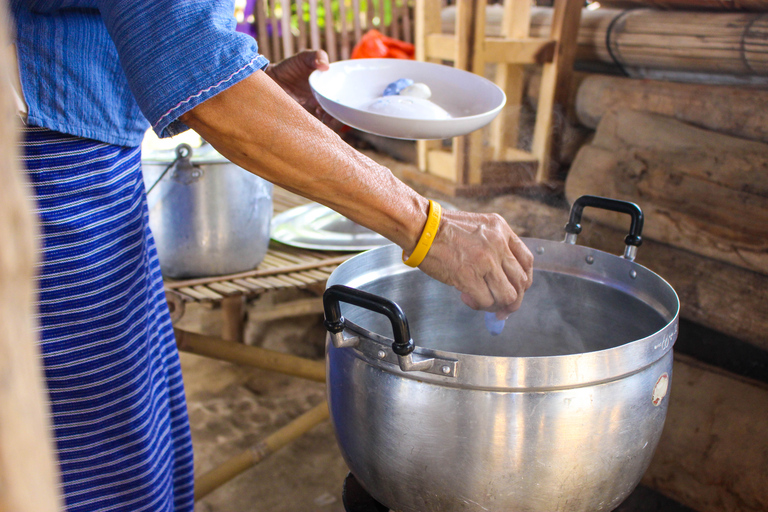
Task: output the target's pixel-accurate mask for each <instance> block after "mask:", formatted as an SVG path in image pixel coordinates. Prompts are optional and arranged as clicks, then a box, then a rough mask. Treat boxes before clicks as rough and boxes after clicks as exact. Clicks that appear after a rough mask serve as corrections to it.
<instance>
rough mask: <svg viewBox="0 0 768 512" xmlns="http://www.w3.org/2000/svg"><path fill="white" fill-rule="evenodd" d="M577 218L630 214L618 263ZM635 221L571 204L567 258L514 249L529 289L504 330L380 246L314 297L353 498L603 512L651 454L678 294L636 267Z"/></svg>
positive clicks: (628, 206) (562, 249)
mask: <svg viewBox="0 0 768 512" xmlns="http://www.w3.org/2000/svg"><path fill="white" fill-rule="evenodd" d="M585 206H595V207H601V208H607V209H611V210H615V211H623V212H626V213H630V214H631V215H632V228H631V232H630V235H629V236H627V238H626V240H625V242H626V243H627V250H626V252H625V254H624V256H623V257H619V256H615V255H612V254H608V253H604V252H601V251H597V250H594V249H590V248H587V247H583V246H578V245H574V244H575V242H576V235H577V234H578V233H579V232H580V230H581V227H580V219H581V214H582V210H583V208H584V207H585ZM642 220H643V217H642V212H641V211H640V209H639V208H638V207H637V206H636V205H634V204H632V203H625V202H621V201H614V200H610V199H605V198H597V197H594V196H585V197H582V198H580V199H579V200H578V201H576V203H575V204H574V208H573V210H572V212H571V219H570V222H569V223H568V225H567V226H566V231H567V235H566V241H565V243H560V242H552V241H546V240H536V239H524V242H525V243H526V245H527V246H528V247H529V249H530V250H531V251H532V252H533V253H534V255H535V264H534V278H533V285H532V286H531V288H530V289H529V290H528V291H527V292H526V294H525V300H524V301H523V305H522V307H521V308H520V310H519V311H517V312H515V313H513V314H512V316H510V318H509V319H508V320H507V322H506V327H505V328H504V331H503V333H502V334H501V335H499V336H492V335H491V334H489V333H488V331H487V330H486V328H485V325H484V314H483V313H482V312H477V311H473V310H471V309H469V308H468V307H467V306H465V305H464V304H463V303H462V302H461V299H460V295H459V293H458V291H456V290H455V289H453V288H451V287H449V286H447V285H444V284H442V283H439V282H438V281H435V280H433V279H431V278H429V277H428V276H427V275H426V274H424V273H422V272H420V271H419V270H417V269H411V268H410V267H407V266H405V265H404V264H403V263H402V256H401V251H400V250H399V249H398V248H397V247H395V246H386V247H382V248H379V249H374V250H371V251H368V252H366V253H363V254H361V255H359V256H355V257H354V258H352V259H350V260H348V261H347V262H345V263H343V264H342V265H341V266H339V267H338V268H337V269H336V270H335V271H334V272H333V274H332V275H331V277H330V279H329V281H328V285H329V287H328V289H327V290H326V292H325V294H324V297H323V299H324V307H325V315H326V328H327V329H328V331H329V335H328V340H329V343H327V373H328V401H329V406H330V410H331V418H332V421H333V424H334V427H335V430H336V435H337V439H338V444H339V446H340V448H341V452H342V454H343V456H344V458H345V460H346V462H347V464H348V466H349V468H350V470H351V472H352V474H354V475H355V477H356V478H357V480H359V482H360V483H361V484H362V486H363V487H364V488H365V489H366V490H367V491H368V493H370V494H371V495H372V496H373V497H374V498H375V499H376V500H378V501H379V502H380V503H382V504H383V505H385V506H388V507H389V508H391V509H392V510H396V511H398V512H433V511H434V512H437V511H440V512H454V511H456V512H458V511H462V512H472V511H477V512H480V511H483V512H488V511H492V512H522V511H525V512H576V511H579V512H598V511H609V510H613V509H614V508H616V507H617V506H618V505H619V504H620V503H621V502H622V501H623V500H624V499H625V498H626V497H627V495H629V494H630V492H631V491H632V490H633V489H634V488H635V486H636V485H637V484H638V482H639V481H640V478H641V476H642V475H643V473H644V472H645V470H646V469H647V467H648V465H649V463H650V461H651V457H652V456H653V453H654V450H655V448H656V445H657V443H658V441H659V436H660V435H661V431H662V428H663V426H664V418H665V416H666V411H667V404H668V399H667V398H665V397H666V396H667V392H668V390H669V385H670V379H671V376H672V345H673V344H674V342H675V339H676V338H677V326H678V312H679V309H680V304H679V300H678V298H677V294H676V293H675V291H674V290H673V289H672V287H671V286H670V285H669V284H668V283H667V282H666V281H664V280H663V279H662V278H661V277H659V276H658V275H656V274H655V273H653V272H651V271H650V270H648V269H647V268H645V267H643V266H641V265H638V264H637V263H635V262H634V261H633V259H634V256H635V254H636V250H637V246H638V245H639V244H640V241H641V237H640V235H641V230H642Z"/></svg>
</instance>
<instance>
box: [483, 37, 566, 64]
mask: <svg viewBox="0 0 768 512" xmlns="http://www.w3.org/2000/svg"><path fill="white" fill-rule="evenodd" d="M556 46H557V42H556V41H553V40H551V39H500V38H490V37H489V38H487V39H486V40H485V58H486V60H487V61H489V62H501V63H505V64H518V65H522V64H539V65H541V64H545V63H549V62H552V60H553V59H554V56H555V47H556Z"/></svg>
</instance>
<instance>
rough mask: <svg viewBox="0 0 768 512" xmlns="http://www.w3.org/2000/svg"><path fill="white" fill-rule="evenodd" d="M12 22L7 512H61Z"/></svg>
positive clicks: (7, 119) (1, 340)
mask: <svg viewBox="0 0 768 512" xmlns="http://www.w3.org/2000/svg"><path fill="white" fill-rule="evenodd" d="M7 25H8V15H7V12H6V9H5V2H2V3H1V5H0V48H2V50H0V182H1V183H2V186H0V240H2V243H0V512H55V511H59V510H62V501H61V497H60V495H59V491H58V489H59V479H58V468H57V465H56V462H55V459H54V455H53V442H52V439H51V425H50V423H49V419H48V418H49V416H50V411H49V410H48V403H47V394H46V392H45V391H44V386H43V373H42V371H41V368H40V362H39V357H40V354H39V352H38V347H37V333H36V325H35V321H34V313H35V312H34V300H35V289H36V286H35V271H34V269H35V263H36V261H37V256H36V253H37V249H38V247H37V244H36V243H35V239H36V225H35V219H34V217H33V215H32V203H31V202H30V201H29V200H28V198H27V196H26V190H27V185H26V184H24V179H23V177H22V176H23V173H22V171H21V170H20V169H19V168H18V160H17V154H16V143H17V137H18V133H17V130H16V127H17V126H18V122H19V121H18V119H17V117H16V108H15V104H14V101H13V100H12V94H11V91H10V87H9V85H8V84H10V83H11V73H12V66H15V64H14V63H13V61H12V60H11V58H10V55H9V52H10V45H9V43H8V37H7V33H6V27H7Z"/></svg>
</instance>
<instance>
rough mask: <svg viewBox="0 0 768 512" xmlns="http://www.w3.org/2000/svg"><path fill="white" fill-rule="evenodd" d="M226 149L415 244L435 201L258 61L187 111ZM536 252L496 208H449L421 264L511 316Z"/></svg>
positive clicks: (476, 302) (249, 165) (269, 175)
mask: <svg viewBox="0 0 768 512" xmlns="http://www.w3.org/2000/svg"><path fill="white" fill-rule="evenodd" d="M180 121H181V122H183V123H184V124H186V125H187V126H190V127H191V128H193V129H194V130H195V131H197V132H198V133H199V134H200V135H201V136H202V137H203V138H204V139H205V140H207V141H208V142H210V143H211V145H213V146H214V147H215V148H216V149H218V150H219V151H220V152H221V153H222V154H223V155H224V156H226V157H227V158H228V159H230V160H231V161H233V162H234V163H236V164H238V165H239V166H241V167H243V168H244V169H247V170H249V171H251V172H253V173H255V174H258V175H259V176H261V177H263V178H265V179H267V180H268V181H271V182H273V183H275V184H277V185H280V186H282V187H283V188H286V189H288V190H291V191H293V192H295V193H297V194H300V195H302V196H304V197H307V198H309V199H312V200H315V201H317V202H319V203H322V204H325V205H326V206H328V207H330V208H332V209H334V210H336V211H338V212H339V213H341V214H342V215H344V216H346V217H348V218H350V219H351V220H353V221H355V222H357V223H359V224H361V225H363V226H366V227H368V228H370V229H372V230H374V231H376V232H378V233H381V234H382V235H383V236H385V237H386V238H388V239H389V240H391V241H393V242H394V243H396V244H397V245H399V246H400V247H402V248H403V249H404V251H405V252H406V254H409V253H410V251H411V250H412V249H413V248H414V247H415V246H416V243H417V241H418V239H419V237H420V235H421V231H422V229H423V227H424V224H425V222H426V218H427V212H428V201H427V199H426V198H424V197H422V196H421V195H419V194H418V193H416V192H415V191H414V190H413V189H411V188H410V187H408V186H407V185H405V184H404V183H403V182H401V181H400V180H398V179H397V178H396V177H395V176H394V175H392V173H391V172H390V171H389V170H388V169H386V168H385V167H383V166H381V165H379V164H377V163H376V162H374V161H373V160H371V159H369V158H367V157H366V156H364V155H362V154H361V153H359V152H357V151H355V150H354V149H353V148H351V147H350V146H349V145H347V144H346V143H345V142H343V141H342V140H341V139H340V138H339V137H338V136H337V135H336V134H335V133H333V131H331V130H329V129H328V128H327V127H325V126H324V125H323V124H322V123H320V122H318V121H317V120H316V119H315V118H314V117H312V115H310V114H309V113H308V112H307V111H306V110H304V109H303V108H301V106H300V105H298V104H297V103H296V102H295V101H294V100H293V99H292V98H291V97H289V96H288V95H287V94H286V93H285V92H284V91H283V89H282V88H281V87H280V86H278V85H277V84H276V83H275V82H274V81H273V80H272V79H270V77H269V76H267V74H266V73H264V72H262V71H257V72H255V73H253V74H252V75H250V76H249V77H248V78H246V79H244V80H242V81H240V82H238V83H237V84H235V85H233V86H231V87H229V88H228V89H226V90H224V91H222V92H220V93H219V94H217V95H216V96H214V97H212V98H210V99H208V100H206V101H205V102H203V103H201V104H199V105H197V106H196V107H194V108H192V109H191V110H189V111H187V112H186V113H185V114H183V115H182V116H181V117H180ZM532 260H533V258H532V256H531V254H530V252H529V251H528V250H527V249H526V248H525V246H524V245H523V243H522V242H521V241H520V240H519V238H518V237H517V236H516V235H515V234H514V233H513V232H512V230H511V229H510V228H509V226H508V224H507V223H506V222H505V221H504V220H503V219H502V218H501V217H499V216H497V215H491V214H475V213H469V212H457V211H446V212H444V215H443V220H442V222H441V225H440V229H439V231H438V234H437V237H436V238H435V241H434V243H433V245H432V248H431V249H430V251H429V253H428V254H427V257H426V258H425V260H424V262H423V263H422V264H421V265H420V268H421V269H422V270H423V271H424V272H426V273H427V274H429V275H430V276H432V277H434V278H436V279H438V280H440V281H443V282H445V283H448V284H450V285H453V286H455V287H456V288H458V289H459V290H460V291H461V292H462V299H463V300H464V301H465V303H467V304H468V305H469V306H470V307H473V308H475V309H485V310H489V311H495V312H497V315H498V316H506V315H507V314H509V313H511V312H512V311H514V310H516V309H517V308H518V307H519V305H520V301H521V300H522V297H523V294H524V292H525V290H526V289H527V288H528V287H529V286H530V283H531V266H532Z"/></svg>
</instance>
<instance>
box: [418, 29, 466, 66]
mask: <svg viewBox="0 0 768 512" xmlns="http://www.w3.org/2000/svg"><path fill="white" fill-rule="evenodd" d="M424 44H425V45H426V51H425V55H429V58H430V59H433V60H448V61H452V60H453V59H455V58H456V54H457V52H458V48H457V45H458V42H457V39H456V38H455V37H454V36H451V35H446V34H429V35H427V36H426V41H425V43H424Z"/></svg>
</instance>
